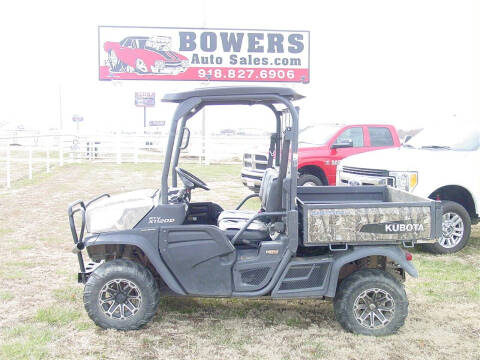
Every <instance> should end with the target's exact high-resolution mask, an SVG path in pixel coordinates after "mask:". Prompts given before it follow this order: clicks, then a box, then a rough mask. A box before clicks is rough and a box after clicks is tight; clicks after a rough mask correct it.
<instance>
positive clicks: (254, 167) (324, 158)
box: [241, 124, 400, 191]
mask: <svg viewBox="0 0 480 360" xmlns="http://www.w3.org/2000/svg"><path fill="white" fill-rule="evenodd" d="M298 144H299V149H298V170H299V171H298V172H299V177H298V185H299V186H320V185H335V183H336V170H337V163H338V161H340V160H342V159H343V158H345V157H347V156H350V155H354V154H359V153H362V152H366V151H373V150H380V149H386V148H390V147H398V146H400V140H399V138H398V134H397V131H396V130H395V127H393V126H392V125H378V124H369V125H365V124H361V125H339V124H334V125H324V124H319V125H312V126H308V127H306V128H304V129H302V130H301V131H300V133H299V139H298ZM267 164H268V157H267V155H266V154H251V153H246V154H244V155H243V166H244V167H243V169H242V172H241V177H242V182H243V184H244V185H245V186H247V187H248V188H250V189H251V190H254V191H258V190H259V188H260V183H261V181H262V177H263V172H264V171H265V170H266V168H267Z"/></svg>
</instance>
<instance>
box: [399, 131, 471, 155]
mask: <svg viewBox="0 0 480 360" xmlns="http://www.w3.org/2000/svg"><path fill="white" fill-rule="evenodd" d="M406 145H407V146H408V147H415V148H419V149H447V150H459V151H474V150H477V149H478V148H479V146H480V129H475V128H465V127H462V126H459V127H449V128H441V127H440V128H426V129H423V130H422V131H421V132H420V133H418V135H415V136H414V137H413V138H412V139H411V140H410V141H409V142H408V143H407V144H406Z"/></svg>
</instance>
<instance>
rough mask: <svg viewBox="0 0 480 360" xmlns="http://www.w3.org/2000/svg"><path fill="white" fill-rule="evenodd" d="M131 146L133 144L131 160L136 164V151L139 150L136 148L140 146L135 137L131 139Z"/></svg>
mask: <svg viewBox="0 0 480 360" xmlns="http://www.w3.org/2000/svg"><path fill="white" fill-rule="evenodd" d="M133 146H134V149H133V151H134V153H133V162H134V163H135V164H138V151H139V149H138V148H139V147H140V141H139V140H138V139H137V138H135V140H133Z"/></svg>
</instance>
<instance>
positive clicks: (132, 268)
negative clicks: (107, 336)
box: [83, 259, 160, 330]
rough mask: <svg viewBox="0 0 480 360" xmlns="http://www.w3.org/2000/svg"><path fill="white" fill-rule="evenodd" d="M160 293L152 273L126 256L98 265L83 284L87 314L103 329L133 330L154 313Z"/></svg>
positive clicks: (148, 319) (147, 320)
mask: <svg viewBox="0 0 480 360" xmlns="http://www.w3.org/2000/svg"><path fill="white" fill-rule="evenodd" d="M159 301H160V292H159V290H158V285H157V282H156V281H155V279H154V277H153V275H152V273H151V272H150V271H149V270H148V269H147V268H145V267H144V266H142V265H140V264H138V263H136V262H134V261H131V260H126V259H117V260H112V261H108V262H106V263H105V264H103V265H101V266H99V267H98V268H97V269H96V270H95V271H94V272H93V273H92V274H91V275H90V277H89V279H88V281H87V283H86V284H85V289H84V293H83V303H84V305H85V309H86V310H87V313H88V316H90V318H91V319H92V320H93V321H94V322H95V324H97V325H98V326H100V327H102V328H104V329H117V330H134V329H138V328H140V327H141V326H143V325H145V324H146V323H147V322H149V321H150V319H151V318H152V317H153V316H154V315H155V312H156V310H157V306H158V303H159Z"/></svg>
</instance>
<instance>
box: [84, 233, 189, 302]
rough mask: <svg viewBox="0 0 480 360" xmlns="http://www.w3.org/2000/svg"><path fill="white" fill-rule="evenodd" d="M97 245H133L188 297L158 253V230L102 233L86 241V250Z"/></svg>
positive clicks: (173, 285) (163, 278)
mask: <svg viewBox="0 0 480 360" xmlns="http://www.w3.org/2000/svg"><path fill="white" fill-rule="evenodd" d="M97 245H133V246H136V247H138V248H139V249H141V250H142V251H143V253H144V254H145V256H146V257H147V258H148V260H149V261H150V263H151V264H152V265H153V267H154V268H155V270H156V271H157V272H158V274H159V275H160V276H161V277H162V280H163V281H164V282H165V283H166V284H167V285H168V287H169V288H170V289H171V290H172V291H174V292H176V293H177V294H180V295H186V293H185V291H184V290H183V288H182V286H181V285H180V283H179V282H178V281H177V279H176V278H175V277H174V276H173V274H172V272H171V271H170V269H169V268H168V267H167V266H166V265H165V263H164V262H163V260H162V258H161V257H160V253H159V251H158V229H141V230H126V231H116V232H108V233H100V234H98V235H97V234H96V235H94V236H91V237H88V238H86V239H85V248H86V249H87V251H88V248H89V247H91V246H97Z"/></svg>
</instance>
